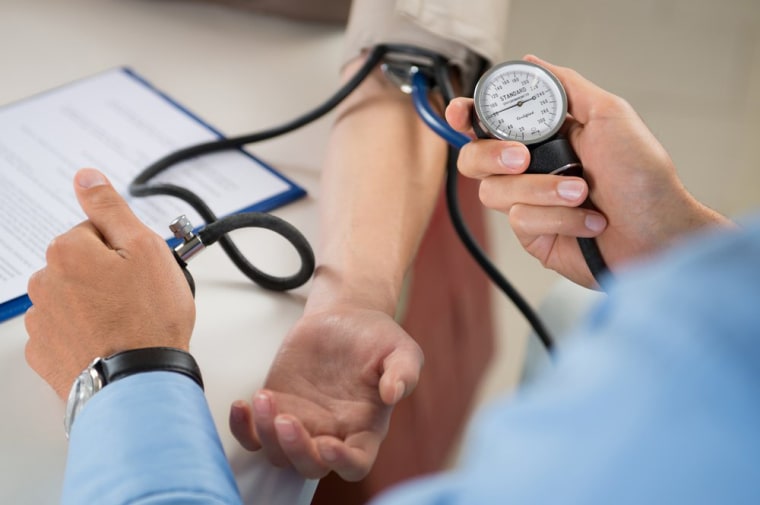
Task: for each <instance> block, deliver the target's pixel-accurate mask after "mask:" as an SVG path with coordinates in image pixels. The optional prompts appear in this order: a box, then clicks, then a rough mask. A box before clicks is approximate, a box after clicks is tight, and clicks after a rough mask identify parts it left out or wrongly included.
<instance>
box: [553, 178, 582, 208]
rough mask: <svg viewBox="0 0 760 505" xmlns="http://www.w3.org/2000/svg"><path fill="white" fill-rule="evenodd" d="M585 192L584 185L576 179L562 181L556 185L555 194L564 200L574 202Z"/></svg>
mask: <svg viewBox="0 0 760 505" xmlns="http://www.w3.org/2000/svg"><path fill="white" fill-rule="evenodd" d="M585 190H586V184H585V183H584V182H583V181H580V180H578V179H568V180H562V181H560V182H559V183H557V194H558V195H559V196H560V198H562V199H564V200H570V201H571V202H574V201H575V200H577V199H579V198H580V197H581V196H582V195H583V192H584V191H585Z"/></svg>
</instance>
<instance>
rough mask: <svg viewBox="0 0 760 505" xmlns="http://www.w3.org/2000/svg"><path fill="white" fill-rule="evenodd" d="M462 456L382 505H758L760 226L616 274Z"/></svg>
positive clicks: (478, 424) (487, 416)
mask: <svg viewBox="0 0 760 505" xmlns="http://www.w3.org/2000/svg"><path fill="white" fill-rule="evenodd" d="M465 447H466V448H467V451H466V454H465V456H464V458H463V461H462V462H461V466H460V468H459V469H458V470H456V471H452V472H450V473H449V474H446V475H440V476H435V477H432V478H427V479H420V480H417V481H415V482H412V483H408V484H405V485H402V486H400V487H398V488H396V489H394V490H392V491H390V492H389V493H387V494H386V495H385V496H383V497H381V498H380V499H379V500H378V501H377V502H376V504H375V505H412V504H414V505H433V504H435V505H464V504H473V503H478V504H494V503H506V504H533V503H535V504H560V503H572V504H600V505H601V504H610V503H614V504H616V505H620V504H623V505H625V504H643V503H648V504H652V503H657V504H680V503H688V504H718V503H731V504H732V505H735V504H757V503H760V221H755V222H754V224H749V225H748V226H747V227H746V230H745V232H743V233H741V234H739V233H736V232H729V233H721V234H718V235H713V236H711V237H708V238H703V239H700V240H698V241H690V242H689V243H688V244H684V245H683V246H682V247H680V248H678V249H677V250H674V251H672V252H670V253H669V254H668V255H667V256H666V257H664V258H662V259H660V260H657V261H656V262H655V263H654V264H650V265H649V266H647V267H646V268H642V269H639V268H633V269H631V270H630V271H629V272H627V273H622V274H620V275H619V278H618V279H617V280H616V281H615V283H614V286H613V287H612V288H611V290H610V292H609V296H608V297H607V298H606V300H604V301H603V302H602V303H601V305H600V306H598V307H596V309H595V311H594V312H593V314H592V315H591V318H590V319H589V320H588V321H587V322H586V323H585V324H584V325H583V326H582V327H580V328H579V329H578V330H577V331H576V332H575V333H574V335H572V336H569V338H568V339H566V345H562V346H560V348H559V349H558V354H557V357H556V360H555V365H554V367H552V368H551V369H550V371H548V372H547V373H546V374H545V375H544V376H543V377H542V378H541V379H539V380H538V382H537V383H534V385H533V386H530V387H528V388H526V389H524V390H521V391H519V392H518V393H516V394H515V395H514V396H513V397H512V398H509V399H505V400H503V401H502V402H500V403H499V404H496V405H493V406H491V407H490V408H488V409H487V410H485V411H484V412H482V413H481V414H480V415H479V416H478V419H477V420H476V421H475V422H474V424H473V428H472V430H471V432H470V434H469V438H468V439H467V440H466V441H465Z"/></svg>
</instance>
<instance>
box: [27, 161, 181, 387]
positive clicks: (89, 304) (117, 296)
mask: <svg viewBox="0 0 760 505" xmlns="http://www.w3.org/2000/svg"><path fill="white" fill-rule="evenodd" d="M74 181H75V184H74V188H75V191H76V195H77V198H78V200H79V204H80V205H81V207H82V209H83V210H84V212H85V214H86V215H87V217H88V220H87V221H85V222H83V223H81V224H79V225H77V226H76V227H74V228H73V229H71V230H70V231H68V232H66V233H64V234H63V235H60V236H59V237H57V238H55V239H54V240H53V241H52V242H51V243H50V245H49V247H48V249H47V253H46V259H47V265H46V266H45V267H44V268H43V269H42V270H40V271H38V272H36V273H35V274H33V275H32V276H31V278H30V279H29V286H28V290H29V297H30V298H31V300H32V303H33V304H34V305H33V306H32V307H31V308H30V309H29V310H28V311H27V313H26V317H25V320H24V322H25V324H26V329H27V332H28V333H29V340H28V342H27V344H26V359H27V362H28V363H29V365H30V366H31V367H32V368H33V369H34V370H35V371H36V372H37V373H38V374H39V375H40V376H41V377H42V378H43V379H44V380H45V381H47V382H48V384H50V385H51V386H52V387H53V389H54V390H55V392H56V393H57V394H58V396H60V397H61V398H65V397H66V395H67V394H68V391H69V388H70V387H71V384H72V383H73V381H74V379H75V378H76V377H77V375H78V374H79V373H80V372H81V371H82V370H83V369H84V368H85V367H86V366H87V365H88V364H89V363H90V362H91V361H92V360H93V359H94V358H95V357H98V356H101V357H105V356H109V355H111V354H114V353H116V352H119V351H125V350H128V349H135V348H141V347H155V346H167V347H175V348H179V349H184V350H187V349H188V346H189V342H190V334H191V332H192V329H193V325H194V323H195V305H194V303H193V298H192V294H191V292H190V288H189V286H188V283H187V281H186V280H185V277H184V275H183V274H182V270H181V269H180V267H179V265H178V264H177V262H176V260H175V259H174V257H173V255H172V252H171V250H170V249H169V248H168V247H167V245H166V242H165V241H164V240H163V239H162V238H161V237H159V236H158V235H156V234H155V233H154V232H153V231H151V230H150V229H149V228H147V227H146V226H145V225H144V224H143V223H142V222H140V220H139V219H138V218H137V217H136V216H135V215H134V214H133V213H132V211H131V210H130V209H129V207H128V206H127V203H126V202H125V201H124V199H123V198H122V197H121V196H120V195H119V194H118V193H117V192H116V191H115V190H114V188H113V187H112V186H111V185H110V184H109V182H108V181H107V180H106V178H105V177H104V176H103V175H102V174H101V173H100V172H98V171H96V170H92V169H84V170H80V171H79V172H78V173H77V174H76V176H75V179H74Z"/></svg>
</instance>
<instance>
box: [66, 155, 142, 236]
mask: <svg viewBox="0 0 760 505" xmlns="http://www.w3.org/2000/svg"><path fill="white" fill-rule="evenodd" d="M74 191H75V192H76V195H77V200H79V205H80V206H81V207H82V210H83V211H84V213H85V214H86V215H87V219H89V220H90V222H91V223H92V224H93V225H94V226H95V228H97V229H98V231H99V232H100V233H101V234H102V235H103V237H104V238H105V240H106V242H107V243H108V244H109V245H110V246H111V247H113V248H115V249H118V248H120V247H121V243H122V242H123V241H124V240H127V239H129V238H130V237H132V236H134V234H135V231H136V230H140V229H142V228H143V226H144V225H143V224H142V223H141V222H140V220H139V219H137V217H136V216H135V215H134V213H133V212H132V210H131V209H130V208H129V206H128V205H127V202H126V201H125V200H124V198H122V196H121V195H120V194H119V193H118V192H117V191H116V190H115V189H114V187H113V186H111V183H110V182H109V181H108V179H107V178H106V176H105V175H103V174H102V173H101V172H99V171H98V170H95V169H93V168H83V169H82V170H79V171H78V172H77V173H76V175H75V176H74Z"/></svg>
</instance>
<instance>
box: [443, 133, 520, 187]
mask: <svg viewBox="0 0 760 505" xmlns="http://www.w3.org/2000/svg"><path fill="white" fill-rule="evenodd" d="M529 163H530V153H529V152H528V148H527V147H525V145H524V144H521V143H520V142H510V141H505V140H495V139H485V140H474V141H472V142H470V143H468V144H466V145H465V146H464V147H462V149H461V150H460V151H459V159H458V160H457V166H458V168H459V171H460V172H461V173H462V175H464V176H466V177H470V178H472V179H482V178H484V177H488V176H491V175H500V174H520V173H523V172H524V171H525V169H527V168H528V164H529Z"/></svg>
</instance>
